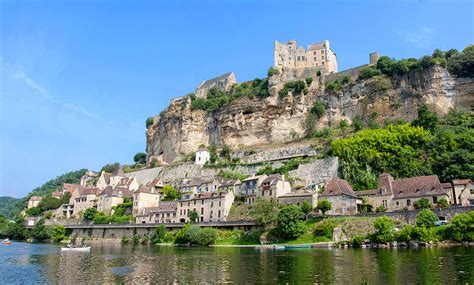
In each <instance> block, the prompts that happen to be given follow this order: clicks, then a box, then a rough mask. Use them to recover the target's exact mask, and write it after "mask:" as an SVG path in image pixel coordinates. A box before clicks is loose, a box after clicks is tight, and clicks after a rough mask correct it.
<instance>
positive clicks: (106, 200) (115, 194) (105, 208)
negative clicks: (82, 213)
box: [97, 186, 133, 215]
mask: <svg viewBox="0 0 474 285" xmlns="http://www.w3.org/2000/svg"><path fill="white" fill-rule="evenodd" d="M132 194H133V192H132V191H131V190H129V189H127V188H122V187H115V188H112V186H107V187H105V189H104V190H102V191H101V192H100V193H99V196H98V197H97V211H99V212H102V213H105V214H107V215H110V214H113V213H112V207H114V206H117V205H118V204H122V203H123V200H124V197H129V198H132Z"/></svg>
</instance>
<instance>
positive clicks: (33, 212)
mask: <svg viewBox="0 0 474 285" xmlns="http://www.w3.org/2000/svg"><path fill="white" fill-rule="evenodd" d="M25 214H26V215H27V216H30V217H31V216H39V215H41V209H40V208H39V207H31V208H28V209H26V210H25Z"/></svg>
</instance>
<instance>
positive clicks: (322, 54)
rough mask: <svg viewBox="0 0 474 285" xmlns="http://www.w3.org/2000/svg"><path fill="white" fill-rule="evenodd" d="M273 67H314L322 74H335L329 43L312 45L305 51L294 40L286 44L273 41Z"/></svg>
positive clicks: (333, 55) (334, 57)
mask: <svg viewBox="0 0 474 285" xmlns="http://www.w3.org/2000/svg"><path fill="white" fill-rule="evenodd" d="M274 53H275V59H274V60H275V64H274V66H275V67H281V68H284V67H287V68H308V67H311V68H313V67H316V68H318V69H319V70H321V72H322V73H325V74H330V73H335V72H337V58H336V53H335V52H334V51H332V50H331V48H330V46H329V41H327V40H326V41H323V42H320V43H313V44H310V45H308V48H307V49H305V48H304V47H302V46H299V47H298V46H297V45H296V41H295V40H290V41H288V42H287V43H279V42H278V41H275V49H274Z"/></svg>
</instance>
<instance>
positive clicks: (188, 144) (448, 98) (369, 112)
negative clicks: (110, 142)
mask: <svg viewBox="0 0 474 285" xmlns="http://www.w3.org/2000/svg"><path fill="white" fill-rule="evenodd" d="M473 62H474V48H473V46H470V47H467V48H466V49H465V50H464V51H463V52H457V51H455V50H450V51H447V52H441V51H439V50H437V51H435V52H434V53H433V55H432V56H425V57H423V58H421V59H407V60H400V61H395V60H392V59H390V58H388V57H382V58H381V59H380V60H379V61H378V63H377V64H376V65H366V66H362V67H358V68H353V69H350V70H347V71H343V72H340V73H336V74H329V75H324V74H320V73H317V72H316V70H314V72H304V73H299V72H297V71H296V70H294V69H287V68H283V69H275V68H271V69H270V70H269V72H268V74H269V77H268V78H265V79H255V80H254V81H251V82H245V83H241V84H236V85H234V87H233V88H232V89H231V90H230V91H228V92H224V91H221V90H211V91H210V92H209V94H208V96H207V98H196V96H194V95H193V94H191V95H188V96H184V97H180V98H177V99H175V100H172V102H171V104H170V106H169V107H168V108H167V109H165V110H164V111H163V112H161V113H160V115H158V116H156V117H154V118H152V119H149V120H147V127H148V130H147V161H148V163H150V162H151V161H155V163H158V164H159V163H172V162H176V161H179V160H181V159H183V158H184V157H186V156H189V155H192V154H193V153H194V152H195V151H196V150H197V149H198V147H199V146H201V145H204V146H211V145H216V146H218V147H222V146H224V145H228V146H229V147H230V148H231V149H233V150H236V149H246V148H252V147H253V146H256V145H265V144H275V143H286V142H291V141H294V140H296V139H299V138H303V137H311V136H317V135H319V134H320V132H321V131H324V130H325V129H326V128H334V127H335V126H338V125H339V124H340V123H341V122H343V124H348V125H350V124H352V123H355V124H366V125H369V126H377V125H383V124H384V123H386V122H389V121H394V120H398V119H402V120H405V121H412V120H413V119H414V118H415V117H416V115H417V110H418V108H419V107H420V106H421V105H422V104H423V103H427V104H428V106H429V108H430V109H431V110H433V111H435V112H436V113H437V114H439V115H445V114H447V113H448V111H449V109H451V108H458V109H464V110H469V109H470V106H471V105H472V104H473V102H474V79H473V74H472V65H473Z"/></svg>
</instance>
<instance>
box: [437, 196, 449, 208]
mask: <svg viewBox="0 0 474 285" xmlns="http://www.w3.org/2000/svg"><path fill="white" fill-rule="evenodd" d="M436 205H437V206H438V208H447V207H449V203H448V200H446V199H444V198H442V199H439V200H438V203H436Z"/></svg>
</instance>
